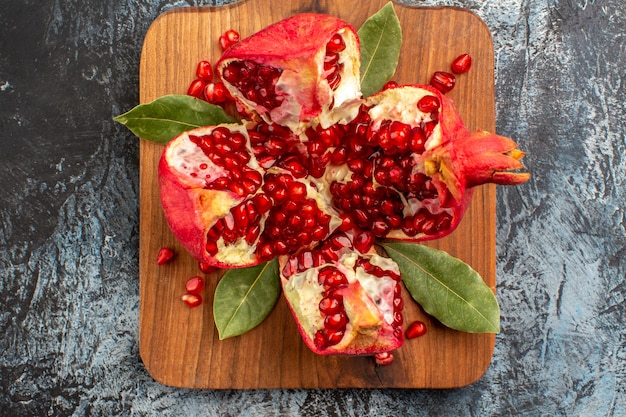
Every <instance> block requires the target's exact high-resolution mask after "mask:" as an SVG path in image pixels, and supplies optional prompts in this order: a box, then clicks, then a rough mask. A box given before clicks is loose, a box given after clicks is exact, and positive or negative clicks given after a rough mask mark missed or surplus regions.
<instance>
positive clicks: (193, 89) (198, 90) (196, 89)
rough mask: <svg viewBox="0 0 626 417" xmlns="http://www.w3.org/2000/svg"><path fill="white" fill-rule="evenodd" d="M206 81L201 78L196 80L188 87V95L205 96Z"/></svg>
mask: <svg viewBox="0 0 626 417" xmlns="http://www.w3.org/2000/svg"><path fill="white" fill-rule="evenodd" d="M205 85H206V82H205V81H204V80H201V79H196V80H194V81H193V82H192V83H191V84H190V85H189V88H188V89H187V95H189V96H193V97H196V98H204V87H205Z"/></svg>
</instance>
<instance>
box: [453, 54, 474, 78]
mask: <svg viewBox="0 0 626 417" xmlns="http://www.w3.org/2000/svg"><path fill="white" fill-rule="evenodd" d="M471 67H472V57H471V56H470V55H469V54H462V55H459V56H457V57H456V58H455V59H454V61H452V65H451V68H452V72H453V73H455V74H463V73H466V72H467V71H469V70H470V68H471Z"/></svg>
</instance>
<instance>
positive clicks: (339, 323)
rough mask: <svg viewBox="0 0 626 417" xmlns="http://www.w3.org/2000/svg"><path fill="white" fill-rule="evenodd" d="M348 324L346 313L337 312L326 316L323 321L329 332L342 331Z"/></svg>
mask: <svg viewBox="0 0 626 417" xmlns="http://www.w3.org/2000/svg"><path fill="white" fill-rule="evenodd" d="M347 323H348V316H346V313H344V312H339V313H335V314H331V315H328V316H326V318H325V319H324V326H325V327H326V328H327V329H329V330H340V329H343V328H344V327H345V326H346V324H347Z"/></svg>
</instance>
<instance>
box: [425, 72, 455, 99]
mask: <svg viewBox="0 0 626 417" xmlns="http://www.w3.org/2000/svg"><path fill="white" fill-rule="evenodd" d="M455 83H456V77H455V76H454V74H451V73H449V72H445V71H437V72H435V73H434V74H433V76H432V78H431V79H430V85H432V86H433V87H435V88H436V89H437V90H439V91H441V92H442V93H443V94H446V93H448V92H450V91H452V89H453V88H454V84H455Z"/></svg>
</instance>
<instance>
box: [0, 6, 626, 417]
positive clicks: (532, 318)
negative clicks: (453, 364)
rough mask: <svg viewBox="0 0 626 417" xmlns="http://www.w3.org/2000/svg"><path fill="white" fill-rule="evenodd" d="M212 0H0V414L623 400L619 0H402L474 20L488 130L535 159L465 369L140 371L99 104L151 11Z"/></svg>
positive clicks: (503, 219)
mask: <svg viewBox="0 0 626 417" xmlns="http://www.w3.org/2000/svg"><path fill="white" fill-rule="evenodd" d="M221 3H226V1H217V2H213V3H210V2H206V1H198V2H191V1H177V2H166V1H160V2H155V1H149V0H125V1H122V0H111V1H106V2H83V1H77V0H70V1H63V2H60V1H53V0H40V1H33V0H8V1H4V2H3V3H2V5H1V6H0V128H1V129H2V134H0V185H1V190H2V193H0V194H1V195H0V351H1V352H2V354H1V356H0V416H44V415H54V416H83V415H94V416H96V415H97V416H112V415H137V416H140V415H146V416H148V415H160V416H180V415H186V416H200V415H202V416H214V415H215V416H217V415H221V416H224V415H226V416H256V415H268V416H269V415H293V416H298V415H301V416H314V415H315V416H334V415H341V416H365V415H369V416H402V415H415V416H427V415H454V416H457V415H471V416H503V415H531V416H535V415H546V416H547V415H550V416H560V415H564V416H565V415H567V416H589V415H602V416H623V415H626V332H624V323H625V321H626V311H625V309H626V303H625V301H626V300H625V296H626V279H625V275H626V230H625V227H626V221H625V214H624V209H625V208H626V187H625V184H624V179H625V178H626V161H625V158H624V156H625V154H626V149H625V148H626V138H625V135H626V133H625V132H626V108H625V105H624V103H625V102H626V87H625V85H626V74H625V72H624V67H625V66H626V39H625V34H624V28H625V27H626V13H625V12H624V8H623V5H622V1H621V0H606V1H583V0H579V1H573V0H567V1H558V2H554V1H551V2H532V1H528V0H503V1H498V0H480V1H479V0H474V1H434V0H432V1H431V0H429V1H417V0H414V1H405V2H404V3H406V4H414V5H420V6H434V5H453V6H460V7H464V8H468V9H470V10H472V11H473V12H475V13H476V14H477V15H478V16H480V17H481V18H482V19H483V20H484V21H485V22H486V23H487V25H488V26H489V28H490V29H491V32H492V34H493V40H494V45H495V50H496V87H497V114H498V117H497V128H498V132H499V133H501V134H504V135H510V136H513V137H515V138H516V140H517V141H518V142H519V144H520V147H521V148H522V149H526V150H528V151H529V155H528V157H527V159H526V160H525V161H526V164H527V165H528V166H529V169H530V170H531V172H533V174H534V176H533V178H532V180H531V181H530V182H529V183H528V184H526V185H524V186H521V187H515V188H510V189H502V188H501V189H500V190H499V194H498V229H497V243H498V266H497V272H498V276H499V278H498V299H499V301H500V304H501V308H502V329H503V331H502V333H501V334H500V335H498V337H497V339H496V348H495V353H494V357H493V362H492V365H491V367H490V368H489V369H488V371H487V373H486V374H485V376H484V377H483V378H482V379H480V380H479V381H478V382H476V383H475V384H473V385H471V386H469V387H466V388H463V389H457V390H450V391H414V390H367V391H364V390H341V391H334V390H328V391H326V390H324V391H281V390H275V391H192V390H184V389H173V388H169V387H165V386H162V385H160V384H158V383H156V382H154V381H153V380H152V379H151V378H150V376H149V375H147V374H146V372H145V370H144V368H143V366H142V364H141V362H140V360H139V355H138V348H137V341H138V333H137V327H138V282H137V274H138V268H137V261H136V260H137V251H138V240H137V239H138V238H137V234H138V206H137V203H138V142H137V140H136V139H135V138H134V137H133V136H132V135H131V134H130V133H129V132H128V131H126V130H125V129H124V128H122V127H120V126H117V125H115V124H114V123H113V122H112V121H111V117H112V116H114V115H117V114H119V113H121V112H123V111H125V110H127V109H129V108H131V107H132V106H134V105H135V104H136V103H137V100H138V98H137V97H138V91H137V89H138V87H137V84H138V63H139V52H140V49H141V44H142V41H143V37H144V35H145V32H146V30H147V28H148V26H149V25H150V23H151V22H152V21H153V20H154V18H155V17H156V16H157V15H158V14H159V13H161V12H162V11H163V10H165V9H167V8H170V7H184V6H189V5H210V4H213V5H215V4H218V5H219V4H221ZM432 366H436V364H432ZM218 410H219V411H218Z"/></svg>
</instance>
